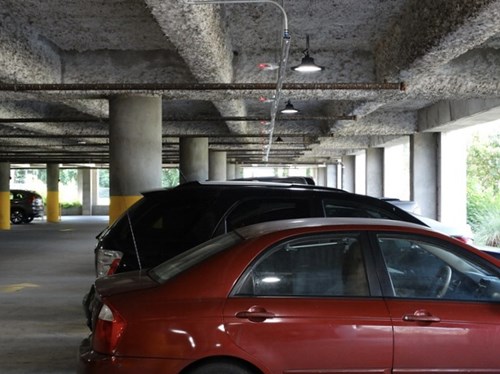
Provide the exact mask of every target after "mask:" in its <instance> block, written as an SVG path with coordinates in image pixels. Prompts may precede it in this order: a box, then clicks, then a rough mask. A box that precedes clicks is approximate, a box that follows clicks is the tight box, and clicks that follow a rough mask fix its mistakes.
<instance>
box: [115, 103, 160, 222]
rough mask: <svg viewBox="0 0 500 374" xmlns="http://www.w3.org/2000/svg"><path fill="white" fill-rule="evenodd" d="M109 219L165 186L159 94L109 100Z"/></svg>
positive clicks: (116, 216)
mask: <svg viewBox="0 0 500 374" xmlns="http://www.w3.org/2000/svg"><path fill="white" fill-rule="evenodd" d="M109 119H110V127H109V138H110V144H109V146H110V147H109V151H110V166H109V183H110V186H109V190H110V206H109V219H110V222H113V221H114V220H115V219H116V218H118V216H119V215H120V214H121V213H122V212H124V211H125V210H127V208H128V207H130V206H131V205H132V204H133V203H135V202H136V201H137V200H139V199H140V198H141V196H142V195H141V192H143V191H146V190H152V189H156V188H160V187H161V167H162V106H161V98H160V97H157V96H118V97H115V98H113V99H111V100H110V103H109Z"/></svg>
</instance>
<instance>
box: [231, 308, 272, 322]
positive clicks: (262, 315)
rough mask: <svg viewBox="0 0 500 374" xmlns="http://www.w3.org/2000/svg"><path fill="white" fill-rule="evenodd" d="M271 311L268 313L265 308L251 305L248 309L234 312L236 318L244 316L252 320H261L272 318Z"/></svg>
mask: <svg viewBox="0 0 500 374" xmlns="http://www.w3.org/2000/svg"><path fill="white" fill-rule="evenodd" d="M274 317H275V315H274V314H273V313H269V312H268V311H267V310H266V309H264V308H261V307H255V306H253V307H251V308H249V309H248V310H245V311H242V312H238V313H236V318H245V319H248V320H250V321H252V322H263V321H265V320H266V319H268V318H274Z"/></svg>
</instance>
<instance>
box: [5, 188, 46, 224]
mask: <svg viewBox="0 0 500 374" xmlns="http://www.w3.org/2000/svg"><path fill="white" fill-rule="evenodd" d="M43 216H44V204H43V199H42V196H40V195H39V194H38V193H36V192H34V191H27V190H10V221H11V222H12V223H13V224H19V223H29V222H31V221H33V219H34V218H36V217H43Z"/></svg>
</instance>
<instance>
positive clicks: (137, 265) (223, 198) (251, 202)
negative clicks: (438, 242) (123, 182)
mask: <svg viewBox="0 0 500 374" xmlns="http://www.w3.org/2000/svg"><path fill="white" fill-rule="evenodd" d="M307 217H366V218H385V219H392V220H400V221H406V222H413V223H416V224H420V225H423V226H427V225H425V224H424V223H423V222H421V221H420V220H418V218H416V217H415V216H413V215H411V214H409V213H408V212H406V211H404V210H402V209H400V208H398V207H397V206H395V205H393V204H390V203H388V202H385V201H382V200H380V199H377V198H374V197H370V196H365V195H358V194H354V193H350V192H346V191H343V190H339V189H335V188H328V187H320V186H314V185H307V184H290V183H288V184H286V183H265V182H249V181H245V182H244V181H239V182H238V181H231V182H203V183H200V182H189V183H185V184H181V185H179V186H177V187H174V188H170V189H163V190H157V191H150V192H145V193H143V197H142V198H141V199H140V200H139V201H138V202H137V203H135V204H134V205H133V206H131V207H130V208H129V209H128V210H127V211H126V212H125V213H124V214H123V215H122V216H121V217H120V218H118V219H117V220H116V221H115V222H114V223H113V224H112V225H110V226H109V227H107V228H106V229H105V230H104V231H103V232H102V233H100V234H99V235H98V236H97V239H98V242H97V246H96V248H95V266H96V275H97V277H102V276H105V275H112V274H115V273H121V272H125V271H131V270H137V269H144V268H149V267H153V266H156V265H158V264H160V263H162V262H164V261H165V260H167V259H169V258H172V257H174V256H175V255H177V254H179V253H182V252H184V251H186V250H187V249H189V248H192V247H194V246H196V245H198V244H200V243H202V242H204V241H207V240H208V239H210V238H213V237H215V236H217V235H220V234H223V233H226V232H229V231H232V230H233V229H236V228H239V227H243V226H247V225H250V224H254V223H259V222H268V221H275V220H281V219H290V218H297V219H300V218H307ZM93 298H94V296H93V288H91V290H90V292H89V293H88V294H87V295H86V296H85V298H84V300H83V304H84V310H85V313H86V314H87V322H88V324H89V326H90V325H91V321H90V310H91V308H92V306H91V304H92V303H93Z"/></svg>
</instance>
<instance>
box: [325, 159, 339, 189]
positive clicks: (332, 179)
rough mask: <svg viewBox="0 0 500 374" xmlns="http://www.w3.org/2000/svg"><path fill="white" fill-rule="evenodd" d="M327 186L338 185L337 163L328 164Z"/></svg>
mask: <svg viewBox="0 0 500 374" xmlns="http://www.w3.org/2000/svg"><path fill="white" fill-rule="evenodd" d="M326 186H327V187H335V188H336V187H337V164H328V165H326Z"/></svg>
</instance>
